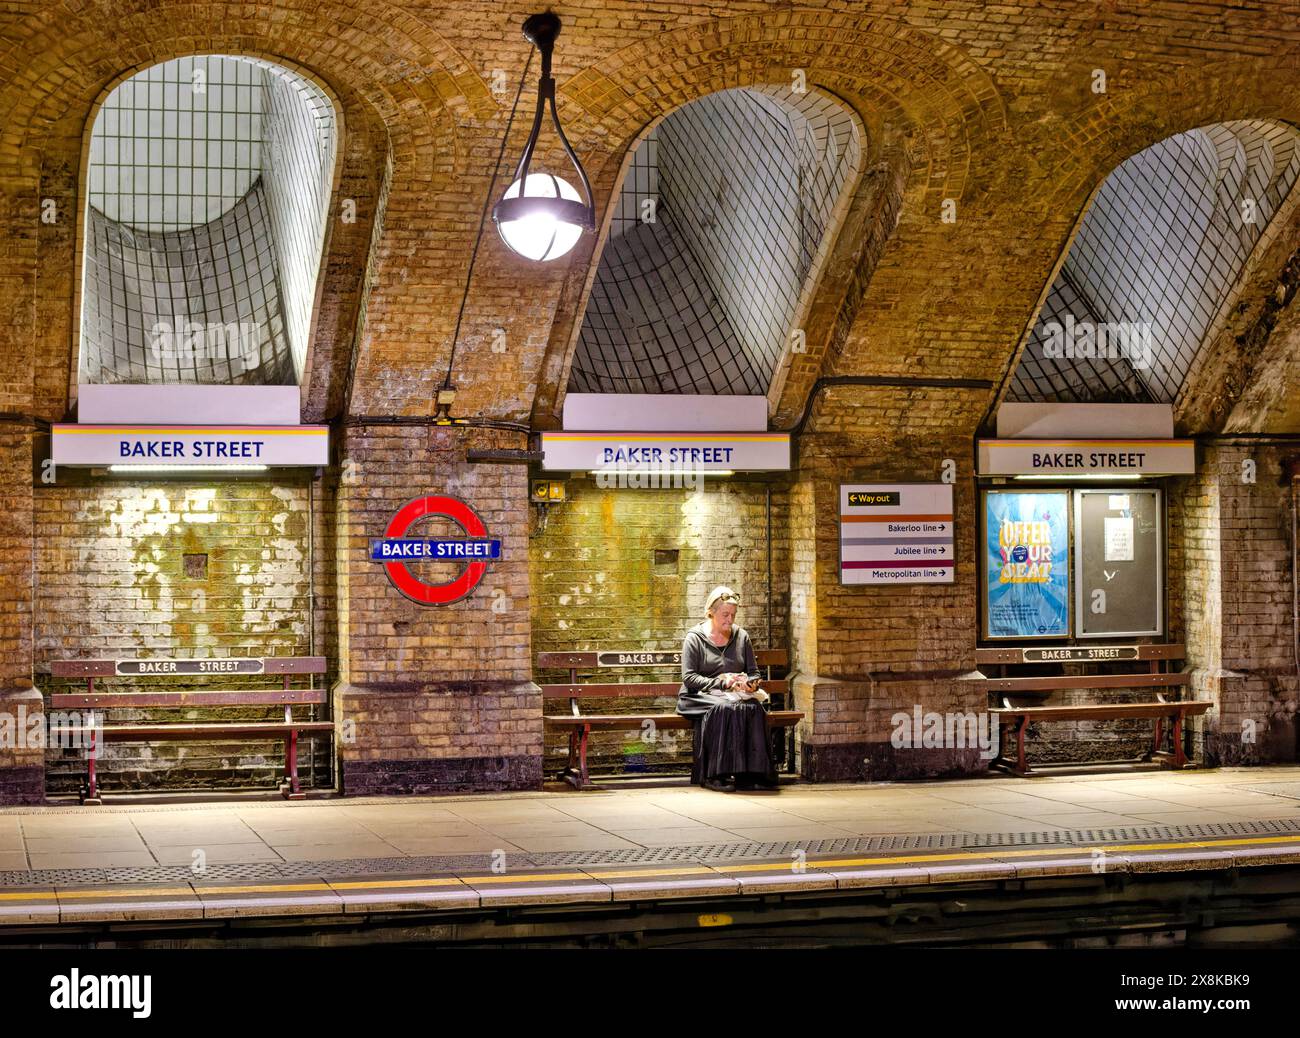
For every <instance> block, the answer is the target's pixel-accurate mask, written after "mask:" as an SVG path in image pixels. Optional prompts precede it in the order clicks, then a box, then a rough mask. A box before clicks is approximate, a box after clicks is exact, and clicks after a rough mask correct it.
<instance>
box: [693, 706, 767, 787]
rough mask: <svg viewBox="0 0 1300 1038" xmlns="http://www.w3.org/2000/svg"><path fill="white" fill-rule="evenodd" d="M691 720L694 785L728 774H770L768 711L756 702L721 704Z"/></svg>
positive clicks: (761, 776)
mask: <svg viewBox="0 0 1300 1038" xmlns="http://www.w3.org/2000/svg"><path fill="white" fill-rule="evenodd" d="M691 720H692V721H693V722H694V729H695V746H694V750H695V752H694V754H693V757H694V761H693V766H692V769H691V782H692V783H693V784H695V785H699V784H700V783H701V782H702V781H703V780H704V779H717V778H723V777H725V776H727V775H736V776H738V777H739V776H745V775H750V776H754V777H756V778H764V779H770V778H772V777H773V770H772V746H771V743H770V741H769V739H768V734H767V713H766V711H765V710H764V709H763V707H762V706H761V705H760V704H759V703H756V702H753V701H749V702H744V701H742V702H739V703H720V704H718V705H717V706H712V707H710V708H709V709H708V711H707V712H706V713H704V714H697V715H696V716H694V717H692V718H691Z"/></svg>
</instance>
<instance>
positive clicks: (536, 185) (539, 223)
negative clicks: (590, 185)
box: [497, 173, 582, 261]
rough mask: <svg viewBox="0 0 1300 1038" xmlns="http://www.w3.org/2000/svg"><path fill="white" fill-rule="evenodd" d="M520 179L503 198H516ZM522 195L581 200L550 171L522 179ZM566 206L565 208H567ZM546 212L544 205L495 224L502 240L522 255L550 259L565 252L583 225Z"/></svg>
mask: <svg viewBox="0 0 1300 1038" xmlns="http://www.w3.org/2000/svg"><path fill="white" fill-rule="evenodd" d="M519 197H520V190H519V181H518V180H516V181H515V182H514V183H513V184H511V185H510V187H509V189H508V190H507V191H506V193H505V195H504V196H503V199H508V198H519ZM522 197H524V198H529V199H531V198H537V199H545V198H563V199H567V200H569V201H571V202H577V203H579V204H581V203H582V197H581V196H580V195H579V194H578V192H577V191H576V190H574V188H573V186H572V185H571V184H569V183H568V182H567V181H564V180H561V179H560V178H559V177H555V176H552V175H551V174H549V173H529V174H528V176H527V177H526V178H525V179H524V190H523V192H522ZM566 208H567V207H566ZM566 215H567V214H564V215H557V214H556V213H552V212H547V211H546V210H545V208H544V207H542V208H539V209H538V210H536V211H534V212H531V213H529V214H528V215H527V216H525V217H523V218H522V219H518V220H503V221H501V222H500V223H498V224H497V227H498V229H499V230H500V231H501V238H502V240H503V241H504V242H505V243H506V244H507V245H508V246H510V248H512V249H513V250H514V251H515V252H517V253H519V255H521V256H525V257H527V258H528V259H530V260H543V261H545V260H553V259H559V258H560V257H561V256H563V255H565V254H566V253H567V252H568V251H569V250H570V249H572V248H573V246H574V245H576V244H577V243H578V239H579V238H580V237H582V227H581V226H580V225H579V224H576V223H572V222H570V221H569V220H568V219H566V218H565V216H566Z"/></svg>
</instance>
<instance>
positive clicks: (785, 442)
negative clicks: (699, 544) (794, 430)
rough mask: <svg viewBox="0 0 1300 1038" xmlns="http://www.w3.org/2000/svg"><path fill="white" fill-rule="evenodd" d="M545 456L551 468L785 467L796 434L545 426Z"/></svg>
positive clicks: (777, 469)
mask: <svg viewBox="0 0 1300 1038" xmlns="http://www.w3.org/2000/svg"><path fill="white" fill-rule="evenodd" d="M542 458H543V460H542V467H543V468H544V469H547V470H548V471H551V472H557V471H568V472H611V471H622V472H631V471H660V470H689V471H699V472H722V471H733V472H784V471H786V470H788V469H789V468H790V436H789V434H788V433H767V432H738V433H721V432H719V433H714V432H708V433H689V432H682V433H671V432H662V433H661V432H647V433H637V432H616V433H604V432H544V433H542Z"/></svg>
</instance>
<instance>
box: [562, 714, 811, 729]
mask: <svg viewBox="0 0 1300 1038" xmlns="http://www.w3.org/2000/svg"><path fill="white" fill-rule="evenodd" d="M803 716H804V715H803V714H802V713H800V712H799V711H797V710H773V711H771V712H770V713H769V714H768V715H767V726H768V727H769V728H788V727H789V726H791V725H794V724H798V723H799V722H800V721H801V720H802V719H803ZM542 720H544V721H545V722H546V723H547V724H548V725H550V726H551V727H554V728H584V727H591V728H625V729H634V728H640V727H641V726H642V724H644V723H645V722H646V721H653V722H654V724H655V727H656V728H690V727H691V720H690V718H689V717H683V716H682V715H681V714H589V715H587V716H585V717H573V716H572V715H569V714H559V715H546V716H544V717H543V718H542Z"/></svg>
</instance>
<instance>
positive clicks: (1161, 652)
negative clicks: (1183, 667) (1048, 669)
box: [975, 644, 1187, 666]
mask: <svg viewBox="0 0 1300 1038" xmlns="http://www.w3.org/2000/svg"><path fill="white" fill-rule="evenodd" d="M1054 647H1055V648H1069V649H1137V658H1136V659H1128V660H1113V661H1112V660H1060V661H1056V660H1028V661H1027V660H1025V659H1024V658H1023V657H1022V656H1021V653H1022V652H1023V651H1024V650H1025V649H1044V648H1047V649H1049V650H1050V649H1051V648H1054ZM1186 658H1187V646H1186V645H1173V644H1169V645H1164V644H1162V645H1069V646H1040V645H1017V646H1014V647H1012V646H1009V645H1008V646H998V647H997V648H991V649H976V650H975V662H976V663H977V664H980V663H1005V664H1013V665H1020V666H1024V665H1026V664H1040V663H1054V662H1060V663H1110V662H1115V663H1134V662H1144V661H1150V660H1183V659H1186Z"/></svg>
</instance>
